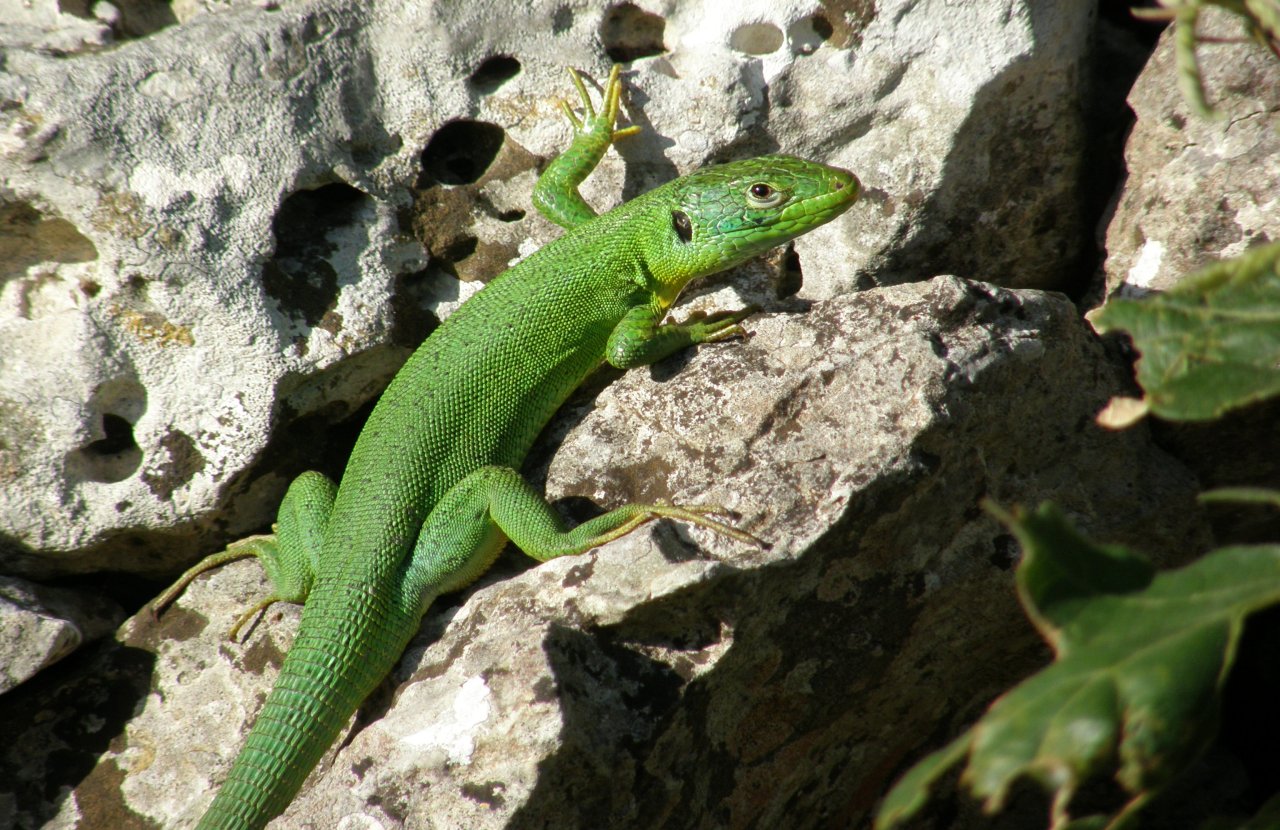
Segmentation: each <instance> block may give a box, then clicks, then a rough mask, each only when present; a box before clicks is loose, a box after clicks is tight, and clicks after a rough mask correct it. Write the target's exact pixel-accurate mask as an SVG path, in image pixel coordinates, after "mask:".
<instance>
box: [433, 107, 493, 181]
mask: <svg viewBox="0 0 1280 830" xmlns="http://www.w3.org/2000/svg"><path fill="white" fill-rule="evenodd" d="M504 136H505V133H503V131H502V128H501V127H499V126H498V125H497V124H490V123H488V122H487V121H451V122H450V123H448V124H445V125H444V126H443V127H441V128H440V129H439V131H438V132H436V134H435V135H434V136H432V137H431V141H429V142H427V147H426V149H425V150H423V151H422V177H421V179H420V180H419V182H418V184H419V186H420V187H427V186H430V185H432V184H436V183H439V184H448V185H460V184H471V183H472V182H475V181H476V180H478V179H479V178H480V177H481V176H483V175H484V172H485V171H486V170H488V169H489V165H491V164H493V160H494V159H495V158H497V157H498V151H499V150H501V149H502V140H503V137H504Z"/></svg>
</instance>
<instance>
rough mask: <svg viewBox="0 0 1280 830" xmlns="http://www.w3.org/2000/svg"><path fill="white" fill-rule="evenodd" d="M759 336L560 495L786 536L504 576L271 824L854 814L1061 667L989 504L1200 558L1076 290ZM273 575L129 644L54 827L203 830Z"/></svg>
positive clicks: (774, 317)
mask: <svg viewBox="0 0 1280 830" xmlns="http://www.w3.org/2000/svg"><path fill="white" fill-rule="evenodd" d="M749 328H750V329H751V331H752V333H753V336H752V338H751V339H750V340H749V341H748V342H746V343H738V344H733V343H727V344H720V345H716V346H711V347H702V348H700V349H699V350H697V351H696V353H693V354H691V355H688V356H681V357H676V358H673V359H671V360H669V361H666V362H664V363H662V364H659V365H657V366H655V367H652V368H651V369H650V370H647V371H646V370H637V371H632V372H628V373H626V374H625V375H623V376H622V377H621V379H619V380H617V381H616V382H614V383H613V384H611V385H609V386H608V387H607V388H604V389H603V390H596V391H595V392H594V393H592V392H589V393H587V394H586V395H584V396H583V397H581V398H579V399H578V400H577V401H575V402H574V404H573V405H571V406H570V407H569V408H568V409H567V410H566V411H565V412H564V413H563V416H562V417H561V419H560V420H559V421H558V423H557V425H556V427H555V428H554V429H553V430H552V437H553V440H560V439H559V436H564V437H563V439H562V440H560V446H559V447H558V449H557V451H556V453H555V456H554V459H553V460H552V462H551V464H550V467H549V477H548V485H547V486H548V490H549V492H550V493H551V494H552V495H554V496H556V497H564V499H565V502H564V506H565V507H567V508H574V507H575V506H576V505H577V504H578V502H577V501H575V500H574V499H573V498H571V497H576V496H585V497H587V498H589V499H591V500H593V501H597V502H598V503H599V504H600V505H601V506H602V507H609V506H613V505H616V504H619V503H621V502H624V501H628V500H651V499H658V498H668V499H671V500H673V501H675V502H677V503H704V504H705V503H719V504H723V505H726V506H728V507H731V508H733V509H734V510H736V511H737V512H738V513H739V514H740V516H741V521H742V523H743V524H744V525H745V526H747V527H748V528H749V529H751V530H753V531H754V532H756V533H758V534H759V535H761V536H763V537H765V538H767V540H768V541H769V542H771V543H772V546H771V547H770V548H768V549H759V548H754V547H748V546H743V545H740V544H738V543H733V542H725V541H724V540H721V539H717V538H714V537H712V536H709V535H708V534H706V533H704V532H703V531H701V530H692V531H689V530H688V529H686V528H684V527H681V526H678V525H677V526H671V525H667V524H662V525H659V526H656V527H654V528H652V529H651V530H649V531H641V532H637V533H635V534H633V535H631V536H629V537H626V538H624V539H622V540H619V541H618V542H615V543H612V544H610V545H608V546H605V547H603V548H601V549H599V550H598V551H596V552H593V553H590V554H587V555H585V556H581V557H572V558H565V559H561V560H556V561H552V562H550V563H547V564H545V565H542V566H538V567H535V568H532V569H529V570H527V571H524V572H521V573H517V574H516V575H511V571H512V567H513V566H512V565H511V564H509V563H508V564H506V565H505V566H504V567H505V568H506V573H505V574H503V573H497V574H492V575H490V576H489V577H488V578H487V579H486V580H485V581H484V583H483V584H482V585H481V586H480V587H479V588H477V589H475V590H473V591H471V592H469V593H468V594H467V595H466V596H465V598H464V601H463V604H462V605H461V606H457V605H445V606H443V607H440V608H438V609H436V610H434V611H433V612H432V613H430V614H429V615H428V617H427V619H426V621H425V623H424V626H423V631H422V632H421V634H420V635H419V637H418V638H417V639H416V640H415V641H414V643H413V644H412V645H411V647H410V648H409V650H408V652H407V654H406V657H405V659H404V660H403V661H402V662H401V664H400V666H399V667H398V668H397V670H396V671H395V672H394V673H393V680H392V682H391V684H389V686H388V687H387V688H386V691H384V692H382V693H379V694H376V695H375V696H374V698H373V699H372V700H371V701H370V702H369V703H368V704H367V705H366V706H365V707H364V709H363V710H362V714H361V715H360V716H359V718H358V726H357V728H356V729H355V731H354V732H353V733H352V734H351V735H350V736H349V737H348V739H347V740H346V741H344V742H342V745H341V746H340V747H339V748H336V749H335V750H334V751H332V752H331V753H330V755H329V756H328V757H327V758H326V760H325V761H323V762H322V763H321V766H320V768H319V769H318V771H317V772H316V773H315V774H313V776H312V778H311V779H310V781H309V783H308V785H307V787H306V788H305V789H304V792H303V793H302V794H301V795H300V797H299V798H298V800H297V801H296V802H295V803H294V804H293V806H292V807H291V808H290V809H289V810H288V812H287V813H286V814H285V815H284V816H283V817H282V818H280V819H278V820H277V821H276V822H274V823H273V825H272V826H273V827H276V828H287V827H299V828H301V827H339V826H347V825H348V824H351V823H352V822H355V825H353V826H357V825H358V826H364V824H368V825H369V826H381V827H386V828H399V827H419V826H432V827H468V828H486V827H512V828H514V827H541V826H555V827H563V828H576V827H582V828H586V827H592V828H603V827H636V826H645V827H648V826H653V827H658V826H662V827H695V826H709V825H715V826H740V825H744V824H750V825H752V826H770V827H817V826H830V823H831V822H830V816H831V815H832V814H833V813H839V814H840V815H842V816H843V817H844V819H842V821H843V820H847V822H848V824H849V825H850V826H853V825H856V824H857V823H858V822H859V821H860V820H862V819H864V818H865V817H866V816H867V814H868V811H869V810H870V808H871V807H872V806H873V804H874V802H875V800H876V798H877V796H878V795H879V794H880V793H882V792H883V791H884V790H885V788H886V787H887V786H888V784H889V783H890V782H891V780H892V778H893V777H894V775H895V774H896V772H897V771H898V770H899V769H900V765H901V764H902V763H903V762H904V759H906V758H907V757H908V756H909V755H911V754H912V753H914V752H916V751H918V750H919V748H920V747H922V746H924V745H926V744H927V743H928V742H929V741H930V740H931V739H932V736H934V735H935V734H937V733H938V732H940V731H945V730H946V729H948V728H950V727H954V726H956V725H958V724H959V723H960V722H962V721H963V720H964V719H966V718H968V717H971V716H972V714H973V713H974V712H975V711H976V709H977V707H980V706H982V705H984V704H985V703H987V702H988V701H989V700H990V699H991V698H992V697H993V696H994V695H995V694H997V693H998V692H999V691H1000V690H1001V689H1002V688H1004V687H1005V686H1006V685H1007V684H1008V683H1010V682H1011V681H1013V680H1014V679H1016V678H1017V677H1019V676H1021V675H1022V674H1024V673H1025V672H1026V671H1028V670H1030V668H1031V667H1032V666H1033V665H1034V664H1036V663H1037V662H1039V661H1041V660H1043V658H1044V654H1043V649H1042V646H1041V645H1040V643H1039V640H1038V638H1037V637H1036V635H1035V634H1034V632H1033V631H1032V629H1031V626H1030V625H1029V624H1028V623H1026V622H1025V621H1023V620H1022V619H1021V615H1020V614H1019V612H1018V610H1017V607H1016V602H1015V600H1014V596H1013V591H1012V574H1011V568H1012V566H1013V564H1014V561H1015V560H1016V557H1017V548H1016V545H1015V543H1014V542H1013V541H1012V539H1011V538H1010V537H1009V536H1008V534H1007V533H1006V532H1005V531H1004V530H1003V529H1002V528H1001V527H1000V526H999V525H997V524H996V523H995V522H994V521H993V520H992V519H991V518H989V517H988V516H986V515H985V514H984V512H983V511H982V509H981V506H980V505H981V501H982V499H984V498H990V499H993V500H995V501H997V502H999V503H1001V504H1004V505H1012V504H1015V503H1021V504H1028V505H1030V504H1035V503H1036V502H1039V501H1040V500H1042V499H1053V500H1055V501H1056V502H1058V503H1059V504H1060V505H1062V506H1063V507H1064V508H1065V509H1066V510H1067V511H1068V512H1069V514H1070V515H1071V516H1072V517H1073V518H1074V519H1075V520H1076V521H1077V522H1078V523H1079V524H1080V525H1081V527H1083V528H1084V529H1085V530H1086V531H1087V532H1089V533H1091V534H1094V535H1096V536H1097V537H1098V538H1102V539H1108V540H1114V541H1123V542H1128V543H1130V544H1135V545H1138V546H1140V547H1142V548H1144V549H1146V550H1148V551H1151V552H1152V553H1154V554H1157V555H1158V556H1161V557H1162V561H1163V562H1165V563H1167V562H1168V561H1169V552H1170V551H1179V550H1180V551H1184V552H1187V553H1190V552H1192V551H1193V550H1194V549H1195V548H1196V547H1197V546H1202V545H1203V544H1204V541H1205V534H1204V529H1203V527H1202V526H1201V524H1200V523H1199V518H1198V517H1199V513H1198V511H1197V510H1196V509H1195V508H1194V501H1193V496H1194V490H1195V482H1194V481H1193V480H1192V479H1191V477H1190V476H1188V475H1187V474H1186V473H1185V472H1184V471H1182V469H1181V468H1180V467H1179V466H1178V465H1177V464H1176V463H1175V462H1172V461H1171V460H1170V459H1169V458H1168V457H1166V456H1164V455H1163V454H1161V453H1160V452H1159V451H1157V450H1154V449H1153V448H1152V447H1151V445H1150V442H1149V439H1148V437H1147V435H1146V433H1145V432H1144V431H1143V430H1141V429H1136V430H1130V431H1127V432H1124V433H1109V432H1105V431H1103V430H1101V429H1099V428H1098V427H1096V426H1095V425H1094V424H1093V422H1092V415H1093V413H1094V412H1095V411H1096V409H1097V408H1098V407H1099V406H1101V405H1102V403H1103V402H1105V401H1106V399H1107V397H1108V395H1109V394H1111V393H1112V392H1114V391H1115V390H1116V388H1117V387H1118V385H1119V383H1120V376H1119V374H1118V373H1117V372H1115V371H1113V370H1112V369H1110V368H1109V367H1108V366H1107V364H1106V361H1105V358H1104V356H1103V353H1102V349H1101V347H1100V346H1099V344H1098V343H1097V342H1096V340H1095V339H1094V338H1093V337H1092V336H1091V334H1090V333H1089V331H1088V329H1087V327H1086V326H1085V325H1084V324H1083V323H1082V322H1081V321H1080V320H1079V318H1078V315H1077V314H1076V311H1075V309H1074V307H1073V306H1072V305H1071V304H1070V303H1068V302H1067V301H1065V300H1064V299H1062V298H1060V297H1057V296H1055V295H1051V294H1044V293H1039V292H1034V291H1022V292H1010V291H1004V290H1000V289H996V288H994V287H992V286H990V285H985V284H980V283H969V282H965V281H962V280H958V279H955V278H952V277H940V278H937V279H935V280H933V281H931V282H927V283H921V284H913V285H904V286H897V287H892V288H884V289H877V290H873V291H869V292H866V293H863V294H861V295H858V296H857V297H854V298H842V299H838V300H832V301H828V302H821V303H815V304H813V305H812V307H811V308H809V309H808V311H807V312H805V313H792V314H767V315H761V316H760V317H758V318H755V319H753V320H752V321H750V324H749ZM603 446H607V447H609V448H610V449H609V452H610V456H611V459H606V458H604V457H603V453H602V450H601V448H602V447H603ZM515 567H517V568H518V567H520V566H515ZM503 576H506V577H507V578H502V577H503ZM264 590H265V586H264V585H263V584H262V582H261V578H260V576H259V571H258V570H257V569H256V566H255V565H253V564H252V563H238V564H236V565H234V566H229V567H227V568H224V569H222V570H220V571H217V572H214V573H213V574H212V575H211V576H209V577H204V578H201V579H200V580H197V581H196V582H195V583H194V584H193V585H192V586H191V588H190V589H189V590H188V592H187V593H186V594H185V595H184V596H183V597H182V598H181V599H180V600H179V602H178V604H177V606H176V607H175V608H174V609H173V610H172V611H170V612H169V613H167V614H166V615H165V616H164V617H163V618H162V619H161V621H160V623H159V625H158V626H157V625H156V624H155V623H154V622H152V621H151V620H150V619H149V618H138V619H135V620H133V621H131V622H130V623H129V624H127V625H126V626H125V627H124V628H123V629H122V630H121V633H120V639H121V643H122V646H121V648H120V650H119V654H120V655H124V656H125V657H128V655H133V654H139V653H148V652H154V654H155V664H154V667H152V666H151V665H150V664H149V663H148V664H147V665H146V666H145V670H141V671H138V670H136V669H135V673H134V676H133V680H132V684H133V685H132V687H131V688H133V689H135V694H136V695H137V697H136V699H135V700H134V709H135V712H134V714H133V715H132V717H130V718H128V719H127V720H126V719H121V720H119V721H117V722H115V723H113V724H112V728H114V729H118V730H119V731H118V732H116V733H114V734H113V737H112V738H111V741H110V745H109V747H108V748H107V750H106V751H105V752H104V753H102V754H101V756H100V757H98V756H96V755H95V756H92V757H93V758H94V759H95V760H96V765H94V766H93V768H92V769H91V770H90V771H88V772H87V774H85V775H83V779H82V780H80V781H78V782H74V781H73V782H66V783H69V784H75V786H74V789H73V790H72V791H71V793H70V794H69V796H68V797H67V798H66V799H65V801H63V802H62V803H61V805H60V807H59V808H58V809H57V815H56V818H53V819H52V820H51V825H50V826H57V827H81V826H85V827H87V826H95V825H92V823H91V822H89V821H88V818H87V817H90V816H92V817H96V818H97V819H98V820H99V821H101V820H109V821H110V824H111V826H116V827H129V826H144V825H148V824H151V823H153V824H161V825H164V826H168V827H184V826H189V824H190V822H193V821H194V819H195V817H196V816H197V815H198V814H199V812H200V810H201V809H202V808H203V807H204V806H205V805H206V804H207V802H208V800H209V798H210V796H211V790H210V788H211V787H212V786H213V784H214V783H216V782H217V781H218V780H219V779H220V778H221V777H222V775H224V774H225V772H226V770H227V768H228V766H229V764H230V762H231V759H232V757H233V756H234V754H235V752H236V750H237V749H238V747H239V745H240V742H241V740H242V739H243V735H244V733H245V731H246V730H247V728H248V725H249V723H250V722H251V720H252V717H253V715H254V713H255V712H256V710H257V709H258V707H259V706H260V705H261V702H262V700H263V698H264V696H265V694H266V691H267V689H268V688H269V686H270V685H271V682H272V680H273V679H274V676H275V673H276V670H277V668H278V666H279V662H280V660H281V658H282V655H283V652H284V650H285V648H286V647H287V643H288V640H289V639H290V636H291V634H292V632H293V630H294V629H295V626H296V620H297V613H296V609H294V608H292V607H287V606H276V609H274V610H273V611H272V612H271V613H270V614H269V615H268V621H267V622H266V623H264V624H263V625H260V626H259V627H258V628H257V629H256V630H255V631H254V632H252V633H251V635H250V636H249V639H248V641H247V643H246V644H243V645H230V644H228V643H226V642H225V640H224V636H225V634H224V633H225V631H226V630H227V628H228V627H229V626H230V624H231V622H232V620H233V619H234V618H235V616H236V615H237V614H238V613H239V610H240V609H242V608H243V607H245V606H246V605H247V604H248V603H250V602H251V601H252V600H253V598H254V597H256V596H258V595H260V594H261V592H262V591H264ZM104 659H106V660H107V661H108V663H109V664H110V663H111V660H112V658H111V657H110V655H107V656H106V657H105V658H104ZM114 659H115V661H116V662H117V663H118V662H120V661H121V660H122V659H125V658H122V657H120V656H117V657H116V658H114ZM130 659H132V658H130ZM152 671H154V674H151V672H152ZM85 674H86V676H88V677H89V678H92V679H93V680H89V681H82V682H104V681H101V680H100V679H99V678H102V677H120V676H122V675H123V676H128V675H129V671H128V669H127V667H124V668H121V667H120V666H118V665H117V666H115V668H114V669H110V670H109V669H106V668H101V669H95V670H94V671H92V672H86V673H85ZM148 678H151V679H150V680H148ZM121 682H123V681H121ZM57 697H58V698H59V699H70V698H81V697H85V698H88V699H93V697H94V695H93V694H92V693H90V692H85V693H83V694H80V693H77V694H72V693H70V692H67V693H64V694H62V695H59V696H57ZM73 712H74V710H73V709H69V710H68V712H66V713H65V714H64V717H65V718H66V719H67V720H72V721H74V717H73ZM22 716H23V713H22V712H18V713H16V714H15V715H14V717H22ZM5 728H8V726H7V725H6V726H5ZM44 731H49V732H51V733H52V734H53V735H54V736H62V735H64V734H65V732H66V724H65V723H63V722H60V721H59V720H57V719H52V718H51V719H46V722H45V723H42V724H40V725H39V726H37V727H34V728H30V729H26V730H24V733H23V734H24V737H23V739H22V741H21V744H22V745H23V746H41V745H46V744H50V745H53V746H58V741H59V740H60V739H61V738H60V737H55V738H50V737H49V736H48V735H45V734H44ZM6 763H7V764H10V765H11V766H10V768H9V769H3V770H0V772H3V773H4V774H5V775H6V776H7V775H9V774H10V773H11V772H13V773H14V774H17V773H18V772H21V773H22V775H35V776H41V775H43V776H50V775H51V774H52V773H53V772H54V769H53V768H52V766H51V765H50V764H51V762H49V761H46V760H42V759H39V758H30V757H24V758H23V759H21V761H20V762H19V761H15V760H13V759H7V760H6ZM64 763H65V759H64ZM22 780H23V784H22V786H21V787H19V788H18V791H19V792H22V793H26V794H27V797H28V798H31V799H33V801H32V802H31V803H23V804H22V805H21V811H20V813H19V815H20V817H21V818H22V821H20V822H19V826H33V825H34V824H37V823H38V821H39V817H40V816H42V815H43V816H47V815H48V812H44V813H42V812H41V810H44V811H48V810H49V809H50V808H49V807H47V806H40V805H39V804H38V803H37V802H38V799H35V797H34V796H33V795H31V793H32V792H33V791H34V790H37V789H39V787H40V786H43V787H44V790H43V791H50V790H55V789H56V787H57V785H58V783H59V782H60V781H62V779H60V778H58V777H57V776H56V775H53V776H52V777H46V778H37V779H36V780H38V781H41V782H42V783H41V784H40V785H39V786H37V785H36V784H35V783H33V782H31V781H27V780H26V779H22Z"/></svg>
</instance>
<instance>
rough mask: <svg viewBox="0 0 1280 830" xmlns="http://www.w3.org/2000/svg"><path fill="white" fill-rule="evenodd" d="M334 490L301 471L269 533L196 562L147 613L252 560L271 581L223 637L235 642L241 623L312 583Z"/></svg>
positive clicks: (300, 596)
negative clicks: (197, 582) (216, 571)
mask: <svg viewBox="0 0 1280 830" xmlns="http://www.w3.org/2000/svg"><path fill="white" fill-rule="evenodd" d="M337 491H338V488H337V485H335V484H334V483H333V482H332V481H331V480H330V479H328V478H326V477H325V476H323V475H321V474H320V473H316V472H305V473H303V474H302V475H300V476H298V477H297V478H296V479H294V480H293V483H292V484H290V485H289V490H288V491H287V492H286V493H285V497H284V500H283V501H281V502H280V511H279V513H278V514H277V517H276V523H275V525H274V526H273V528H272V529H273V530H274V531H275V532H274V533H269V534H263V535H259V536H250V537H247V538H245V539H240V540H238V541H236V542H232V543H231V544H230V545H228V546H227V548H226V550H223V551H220V552H218V553H215V554H213V555H211V556H208V557H206V558H205V559H203V560H201V561H200V562H198V563H196V564H195V565H194V566H192V567H191V568H190V569H188V570H187V572H186V573H184V574H183V575H182V576H180V577H179V578H178V580H177V581H176V582H174V583H173V585H172V586H170V587H169V588H168V589H166V590H165V592H164V593H162V594H161V595H160V596H158V597H156V599H155V600H153V601H152V603H151V609H152V612H153V613H154V614H157V615H158V614H159V613H160V612H161V611H162V610H164V608H165V607H166V606H168V605H169V604H170V603H171V602H173V600H174V599H176V598H177V596H178V595H179V594H180V593H182V591H183V590H184V589H185V588H186V587H187V585H189V584H190V583H191V582H192V580H194V579H195V578H196V577H198V576H200V574H202V573H204V572H205V571H208V570H211V569H213V568H216V567H219V566H221V565H225V564H226V563H228V562H233V561H235V560H237V559H244V558H246V557H249V556H256V557H258V561H259V562H260V563H261V565H262V569H263V570H264V571H266V574H267V578H268V580H270V582H271V588H272V591H271V594H270V595H269V596H267V597H265V598H264V599H262V600H261V601H259V602H257V603H255V604H254V605H253V607H251V608H249V609H248V610H247V611H245V612H244V613H243V614H241V615H240V616H239V617H238V618H237V619H236V622H235V624H234V625H233V626H232V627H231V630H230V631H229V632H228V634H227V638H228V639H231V640H235V639H236V638H237V636H238V635H239V633H240V629H241V628H243V627H244V625H245V623H247V622H249V621H250V620H251V619H253V618H254V617H255V616H257V615H258V614H260V613H261V612H263V611H265V610H266V609H267V608H268V607H270V606H271V605H273V604H274V603H277V602H295V603H301V602H304V601H305V600H306V598H307V595H308V594H309V593H310V592H311V584H312V582H313V581H314V580H315V573H316V567H317V563H318V561H319V555H320V549H321V546H322V545H323V543H324V533H325V528H326V526H327V525H328V522H329V515H330V513H331V512H332V510H333V500H334V498H335V496H336V495H337Z"/></svg>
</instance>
